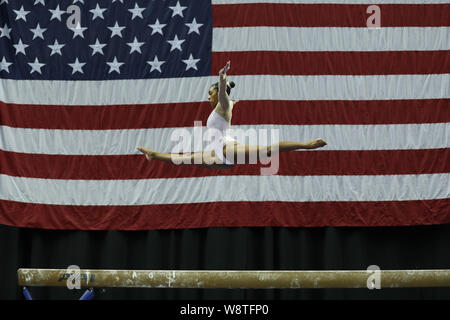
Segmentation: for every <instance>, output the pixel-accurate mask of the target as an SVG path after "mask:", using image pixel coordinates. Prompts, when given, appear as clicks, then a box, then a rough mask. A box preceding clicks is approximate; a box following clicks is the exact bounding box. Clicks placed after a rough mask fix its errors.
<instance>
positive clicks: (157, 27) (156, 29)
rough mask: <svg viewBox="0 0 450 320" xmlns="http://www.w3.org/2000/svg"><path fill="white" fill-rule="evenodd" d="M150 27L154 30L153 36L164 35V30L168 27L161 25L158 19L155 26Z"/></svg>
mask: <svg viewBox="0 0 450 320" xmlns="http://www.w3.org/2000/svg"><path fill="white" fill-rule="evenodd" d="M148 26H149V27H150V28H152V34H154V33H160V34H163V32H162V28H164V27H165V26H166V24H161V23H159V20H158V19H156V22H155V23H154V24H149V25H148Z"/></svg>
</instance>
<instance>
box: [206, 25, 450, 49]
mask: <svg viewBox="0 0 450 320" xmlns="http://www.w3.org/2000/svg"><path fill="white" fill-rule="evenodd" d="M449 34H450V28H449V27H385V28H378V29H370V28H349V27H339V28H335V27H319V28H312V27H311V28H299V27H235V28H214V29H213V41H212V51H213V52H224V51H226V52H228V51H399V50H411V51H413V50H450V41H449ZM229 39H233V40H232V41H230V40H229Z"/></svg>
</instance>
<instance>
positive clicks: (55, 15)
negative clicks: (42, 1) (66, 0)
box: [48, 4, 66, 21]
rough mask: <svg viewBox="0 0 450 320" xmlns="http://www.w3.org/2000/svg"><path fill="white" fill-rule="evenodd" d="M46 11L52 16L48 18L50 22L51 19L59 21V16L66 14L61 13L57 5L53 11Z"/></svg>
mask: <svg viewBox="0 0 450 320" xmlns="http://www.w3.org/2000/svg"><path fill="white" fill-rule="evenodd" d="M48 11H50V12H51V13H52V16H51V17H50V21H52V20H53V19H58V20H59V21H61V15H62V14H64V13H66V12H65V11H62V10H60V9H59V4H58V5H57V6H56V8H55V9H53V10H52V9H48Z"/></svg>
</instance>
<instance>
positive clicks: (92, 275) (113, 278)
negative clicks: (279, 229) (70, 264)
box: [17, 268, 450, 289]
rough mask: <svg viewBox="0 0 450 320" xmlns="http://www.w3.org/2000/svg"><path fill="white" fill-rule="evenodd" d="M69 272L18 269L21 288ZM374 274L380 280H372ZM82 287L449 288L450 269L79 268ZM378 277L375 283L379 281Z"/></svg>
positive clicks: (56, 282) (68, 276) (59, 282)
mask: <svg viewBox="0 0 450 320" xmlns="http://www.w3.org/2000/svg"><path fill="white" fill-rule="evenodd" d="M74 275H75V273H74V270H73V269H72V270H70V269H25V268H21V269H18V270H17V276H18V284H19V286H56V287H64V286H67V283H68V281H72V280H73V278H74ZM377 275H378V278H376V277H377ZM78 279H79V283H80V287H101V288H112V287H122V288H222V289H224V288H226V289H287V288H368V287H369V286H370V285H371V283H372V284H374V285H377V281H378V284H379V287H381V288H407V287H450V270H378V273H377V272H375V273H373V271H372V273H370V272H369V271H367V270H336V271H334V270H327V271H285V270H283V271H256V270H254V271H252V270H245V271H244V270H93V269H92V270H83V269H81V270H79V274H78ZM377 279H378V280H377Z"/></svg>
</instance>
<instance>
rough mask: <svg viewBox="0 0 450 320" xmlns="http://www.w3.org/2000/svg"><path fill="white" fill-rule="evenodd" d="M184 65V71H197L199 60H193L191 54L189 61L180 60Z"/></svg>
mask: <svg viewBox="0 0 450 320" xmlns="http://www.w3.org/2000/svg"><path fill="white" fill-rule="evenodd" d="M182 61H183V62H184V63H186V70H185V71H188V70H189V69H190V68H192V69H195V70H198V69H197V65H196V64H197V62H199V61H200V59H194V57H193V56H192V53H191V54H190V55H189V59H186V60H182Z"/></svg>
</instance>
